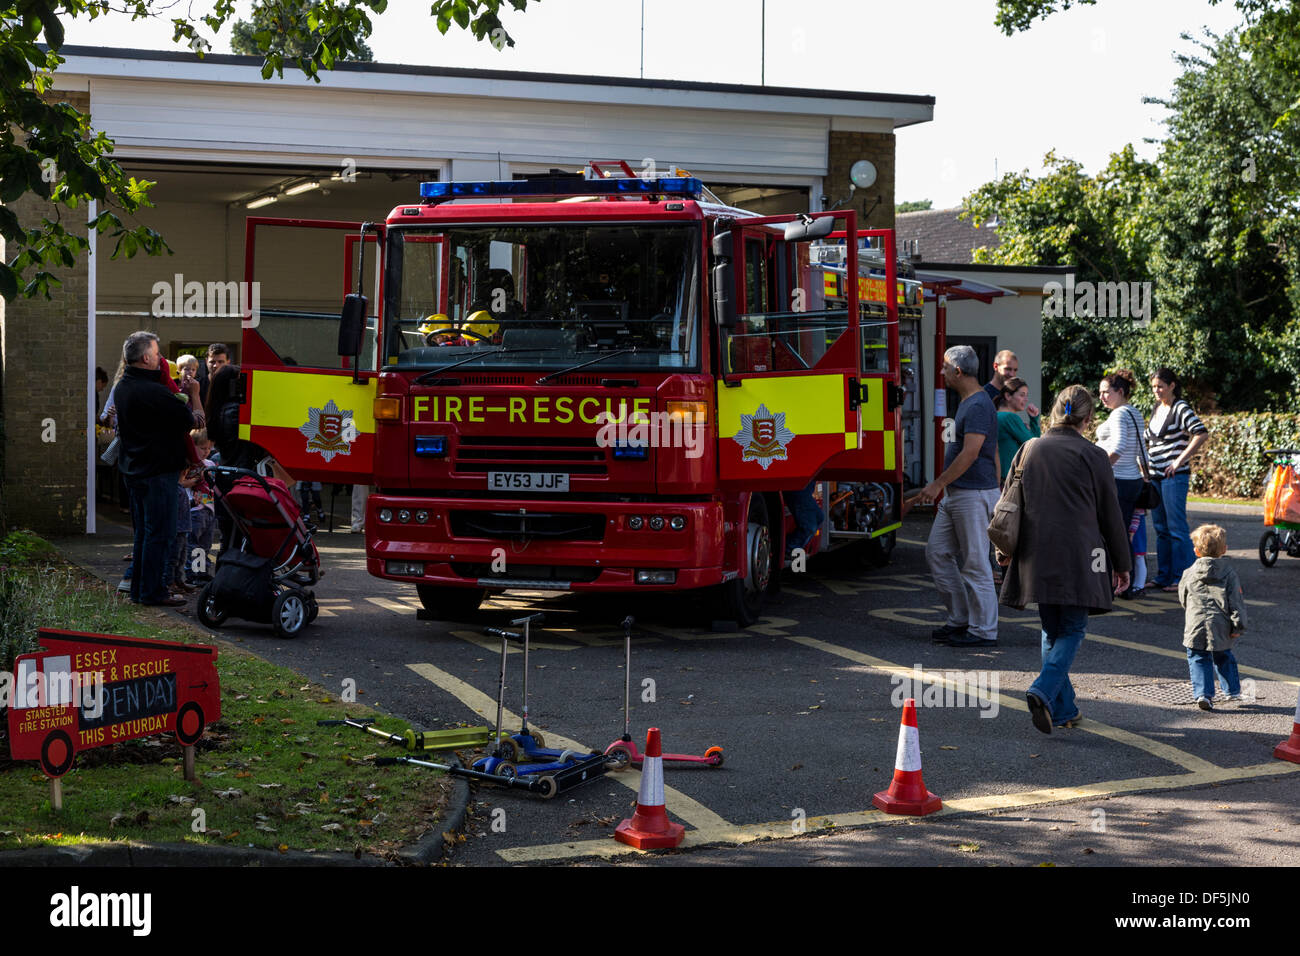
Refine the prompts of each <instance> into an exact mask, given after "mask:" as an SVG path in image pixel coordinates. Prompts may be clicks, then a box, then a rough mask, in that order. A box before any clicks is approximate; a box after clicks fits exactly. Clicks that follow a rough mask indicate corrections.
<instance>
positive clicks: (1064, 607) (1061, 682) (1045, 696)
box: [1029, 604, 1088, 724]
mask: <svg viewBox="0 0 1300 956" xmlns="http://www.w3.org/2000/svg"><path fill="white" fill-rule="evenodd" d="M1038 617H1039V619H1040V620H1042V622H1043V669H1042V672H1041V673H1040V674H1039V675H1038V677H1037V678H1036V679H1035V680H1034V682H1033V683H1032V684H1030V685H1029V693H1031V694H1033V695H1034V696H1035V697H1037V698H1038V699H1039V700H1041V701H1042V702H1043V703H1044V704H1046V705H1047V712H1048V713H1049V714H1050V715H1051V717H1052V722H1053V723H1056V724H1062V723H1065V721H1067V720H1073V719H1074V718H1076V717H1078V716H1079V706H1078V704H1076V703H1075V701H1074V685H1073V684H1071V683H1070V665H1071V664H1073V663H1074V655H1075V654H1076V653H1077V652H1078V650H1079V645H1080V644H1082V643H1083V635H1084V632H1085V631H1086V630H1087V627H1088V609H1087V608H1086V607H1073V606H1071V605H1068V604H1040V605H1039V606H1038Z"/></svg>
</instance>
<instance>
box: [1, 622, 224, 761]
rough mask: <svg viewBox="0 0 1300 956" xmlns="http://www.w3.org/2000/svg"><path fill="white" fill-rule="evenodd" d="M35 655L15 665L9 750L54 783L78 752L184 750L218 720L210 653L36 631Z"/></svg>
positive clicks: (135, 640)
mask: <svg viewBox="0 0 1300 956" xmlns="http://www.w3.org/2000/svg"><path fill="white" fill-rule="evenodd" d="M39 636H40V644H41V648H42V649H41V650H40V651H38V652H36V653H34V654H23V655H22V656H20V657H19V658H18V659H17V661H15V663H14V683H13V694H12V698H13V699H12V702H11V704H10V707H9V745H10V751H11V753H12V755H13V758H14V759H15V760H38V761H40V764H41V769H42V770H44V771H45V773H46V775H47V776H50V777H61V776H63V775H64V774H65V773H67V772H68V770H69V769H70V768H71V767H72V761H73V759H74V758H75V757H76V755H77V754H78V753H80V752H81V751H83V750H89V749H91V748H93V747H103V746H107V745H109V744H115V743H120V742H122V741H124V740H134V739H135V738H137V737H148V736H150V735H152V734H160V733H174V734H175V735H176V739H177V740H179V741H180V742H181V743H182V744H185V745H187V746H188V745H190V744H193V743H195V742H196V741H197V740H198V739H199V738H200V737H202V736H203V729H204V727H205V726H206V725H207V724H208V723H210V722H212V721H214V720H216V719H217V718H219V717H220V716H221V689H220V685H219V684H218V681H217V667H216V660H217V649H216V648H215V647H209V646H206V645H203V644H177V643H174V642H172V641H152V640H147V639H144V638H133V637H113V636H111V635H108V634H82V633H78V632H76V631H55V630H47V629H44V628H42V629H41V631H40V632H39Z"/></svg>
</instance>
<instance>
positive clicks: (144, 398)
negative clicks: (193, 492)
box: [114, 332, 195, 607]
mask: <svg viewBox="0 0 1300 956" xmlns="http://www.w3.org/2000/svg"><path fill="white" fill-rule="evenodd" d="M122 359H123V361H124V362H125V363H126V372H125V374H124V375H123V376H122V380H121V381H120V382H118V384H117V389H116V392H115V395H114V402H115V404H116V405H117V422H118V434H119V436H120V437H121V439H122V446H121V447H122V451H121V455H120V456H119V458H118V467H119V468H120V469H121V471H122V475H123V476H124V477H125V479H126V486H127V489H128V490H129V491H130V492H131V519H132V521H133V522H134V524H135V554H134V564H133V565H132V566H133V567H134V568H135V573H134V574H133V575H132V578H131V600H132V601H134V602H136V603H137V604H163V605H167V606H168V607H178V606H180V605H182V604H184V603H185V600H184V599H183V598H178V597H173V596H172V595H171V593H170V591H169V590H168V582H169V580H170V578H169V577H168V570H169V569H168V567H167V565H168V563H169V560H168V559H169V556H170V554H171V548H172V545H173V543H174V540H175V537H176V511H177V507H176V497H177V494H178V480H179V477H180V472H181V469H183V468H184V467H185V464H186V454H185V436H186V434H187V433H188V432H189V430H190V429H191V428H193V427H194V424H195V423H194V416H193V415H191V414H190V412H189V409H187V408H186V407H185V402H184V399H185V396H184V395H177V394H175V393H173V392H172V391H170V390H169V389H168V388H166V387H165V386H164V385H163V384H162V383H161V382H160V381H159V375H158V366H159V361H160V357H159V354H158V336H156V335H154V334H153V333H152V332H133V333H132V334H131V335H129V336H127V339H126V341H125V342H124V343H123V344H122Z"/></svg>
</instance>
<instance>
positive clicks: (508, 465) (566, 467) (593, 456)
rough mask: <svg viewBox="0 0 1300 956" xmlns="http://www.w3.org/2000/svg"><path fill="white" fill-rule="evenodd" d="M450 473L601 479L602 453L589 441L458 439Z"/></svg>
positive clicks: (606, 468) (603, 471)
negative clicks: (528, 473) (553, 474)
mask: <svg viewBox="0 0 1300 956" xmlns="http://www.w3.org/2000/svg"><path fill="white" fill-rule="evenodd" d="M452 470H453V471H455V472H457V473H460V474H465V473H478V474H484V473H486V472H489V471H531V472H564V473H566V474H570V475H605V474H608V473H609V465H608V463H607V460H606V458H605V449H603V448H601V447H600V446H599V445H597V444H596V439H595V438H594V437H592V438H523V437H517V436H510V437H504V438H496V437H491V436H482V435H462V436H461V439H460V442H459V446H458V447H457V449H456V456H455V461H454V462H453V463H452Z"/></svg>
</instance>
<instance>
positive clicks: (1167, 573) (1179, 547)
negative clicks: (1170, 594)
mask: <svg viewBox="0 0 1300 956" xmlns="http://www.w3.org/2000/svg"><path fill="white" fill-rule="evenodd" d="M1151 480H1152V481H1154V482H1155V485H1156V487H1157V488H1159V489H1160V507H1159V508H1156V509H1155V510H1153V511H1152V512H1151V522H1152V524H1154V525H1155V526H1156V579H1155V580H1154V581H1153V582H1151V583H1152V584H1153V585H1154V586H1155V587H1160V588H1163V587H1169V586H1170V585H1175V584H1177V583H1178V582H1179V581H1180V580H1181V579H1182V576H1183V572H1184V571H1186V570H1187V569H1188V568H1190V567H1191V566H1192V565H1193V564H1195V563H1196V552H1195V551H1193V550H1192V535H1191V532H1190V531H1188V530H1187V486H1188V484H1189V483H1190V482H1191V480H1192V473H1191V472H1190V471H1180V472H1176V473H1175V474H1174V476H1173V477H1172V478H1156V477H1154V476H1153V477H1152V479H1151Z"/></svg>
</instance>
